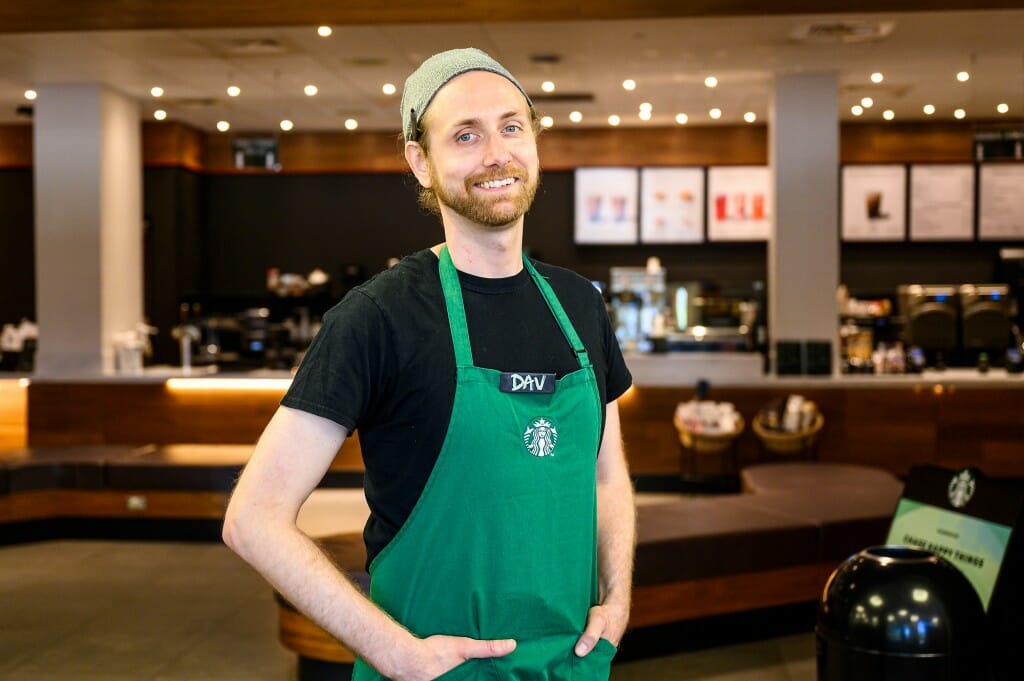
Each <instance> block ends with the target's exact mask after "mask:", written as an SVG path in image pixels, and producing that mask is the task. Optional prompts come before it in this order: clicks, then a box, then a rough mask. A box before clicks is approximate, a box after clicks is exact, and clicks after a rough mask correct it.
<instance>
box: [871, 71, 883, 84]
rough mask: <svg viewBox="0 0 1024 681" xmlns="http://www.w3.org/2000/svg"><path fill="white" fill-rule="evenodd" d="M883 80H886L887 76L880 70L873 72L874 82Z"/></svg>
mask: <svg viewBox="0 0 1024 681" xmlns="http://www.w3.org/2000/svg"><path fill="white" fill-rule="evenodd" d="M883 80H885V76H883V75H882V74H881V73H879V72H878V71H875V72H874V73H872V74H871V82H872V83H881V82H882V81H883Z"/></svg>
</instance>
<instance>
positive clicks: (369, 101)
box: [0, 10, 1024, 132]
mask: <svg viewBox="0 0 1024 681" xmlns="http://www.w3.org/2000/svg"><path fill="white" fill-rule="evenodd" d="M839 22H844V23H846V24H849V25H850V26H855V25H856V24H857V22H864V24H865V25H868V26H878V25H886V24H887V25H889V26H890V27H891V33H890V34H889V35H888V36H887V37H884V38H882V39H881V40H878V41H868V42H848V43H846V42H841V41H829V42H821V43H814V42H810V43H809V42H799V41H797V40H794V39H793V38H792V35H793V34H794V32H795V31H797V30H798V29H799V28H801V27H805V26H807V25H809V24H826V25H835V24H837V23H839ZM1022 36H1024V10H1000V11H978V12H945V13H913V14H857V15H854V14H848V15H837V14H829V15H820V16H794V15H789V16H766V17H744V18H700V19H656V20H631V21H588V22H530V23H494V24H490V23H489V24H459V25H452V24H450V25H422V24H418V25H378V26H341V27H335V28H334V34H333V35H332V36H331V37H329V38H320V37H318V36H317V34H316V31H315V27H313V26H310V27H307V28H301V27H300V28H295V27H289V28H275V29H259V28H247V29H213V30H166V31H117V32H95V33H50V34H18V35H4V36H0V122H16V121H23V122H25V121H27V120H28V119H27V118H26V117H24V116H19V115H18V114H16V113H15V109H16V108H17V107H18V106H21V105H25V104H28V102H26V101H25V99H24V97H23V92H24V91H25V90H26V89H28V88H32V87H37V86H40V85H44V84H55V83H67V82H85V81H88V82H101V83H105V84H107V85H109V86H111V87H112V88H115V89H117V90H119V91H122V92H124V93H126V94H128V95H130V96H132V97H136V98H138V99H139V100H140V101H141V102H142V108H143V112H144V114H145V115H146V116H151V114H152V112H153V110H154V109H157V108H163V109H166V110H167V111H168V113H169V117H170V119H171V120H179V121H183V122H186V123H189V124H192V125H195V126H197V127H200V128H202V129H204V130H209V131H212V130H213V129H214V125H215V123H216V122H217V121H218V120H227V121H229V122H230V123H231V125H232V130H233V131H241V130H267V129H271V128H274V127H276V125H277V122H278V121H279V120H281V119H282V118H288V119H291V120H293V121H294V122H295V129H296V131H300V130H343V129H344V121H345V119H346V118H350V117H351V118H356V119H357V120H358V121H359V129H360V130H393V131H396V132H397V131H398V129H399V116H398V112H397V109H398V99H399V95H400V92H401V85H402V82H403V81H404V79H405V77H406V76H407V75H408V73H409V72H410V71H411V70H412V69H413V68H414V67H415V65H416V64H417V63H418V62H419V61H420V60H422V59H423V58H425V57H426V56H429V55H430V54H432V53H434V52H436V51H439V50H442V49H447V48H449V47H457V46H469V45H472V46H476V47H480V48H482V49H484V50H487V51H488V52H490V53H491V54H493V55H494V56H495V57H496V58H497V59H498V60H499V61H501V62H502V63H503V64H504V65H505V66H507V67H508V68H509V69H510V70H511V71H512V72H513V73H515V74H516V76H517V77H518V78H519V79H520V81H521V82H522V83H523V85H524V87H525V88H526V89H527V91H528V92H530V93H531V94H533V93H540V92H541V89H540V84H541V82H542V81H544V80H552V81H554V83H555V85H556V91H555V94H556V95H557V94H566V93H586V94H591V95H593V101H591V102H582V103H569V102H565V103H560V102H549V101H543V102H538V109H539V110H540V113H541V114H548V115H551V116H552V117H553V118H554V119H555V124H556V125H557V126H571V125H573V124H572V123H570V122H569V120H568V114H569V112H570V111H573V110H579V111H581V112H582V113H583V116H584V118H583V122H582V123H581V124H580V125H581V126H591V127H593V126H606V125H607V122H606V121H607V117H608V115H610V114H618V115H619V116H621V117H622V124H623V125H629V126H632V125H674V124H675V123H674V120H675V115H676V114H677V113H679V112H685V113H686V114H687V115H688V116H689V120H690V123H691V124H698V125H700V124H711V123H713V121H711V119H710V118H709V116H708V110H709V109H711V108H712V107H718V108H720V109H722V111H723V116H722V118H721V119H720V120H719V121H718V123H726V124H736V123H740V122H742V117H743V114H744V113H745V112H747V111H753V112H754V113H756V114H757V116H758V119H759V120H760V121H764V120H765V118H766V116H767V114H768V109H769V106H770V99H771V90H772V78H773V76H774V74H776V73H798V72H815V71H835V72H837V73H838V74H839V82H840V89H841V98H840V104H841V111H840V113H841V118H842V119H843V120H854V116H853V115H852V114H851V113H850V107H851V106H852V105H853V104H856V103H857V102H858V101H859V100H860V98H861V97H863V96H870V97H872V98H873V99H874V101H875V105H874V107H872V108H871V109H870V110H868V111H867V112H866V113H865V114H864V115H863V116H862V117H861V120H875V121H881V120H882V111H883V110H884V109H892V110H893V111H894V112H895V120H897V121H906V120H917V119H925V118H927V117H926V116H925V115H924V113H923V112H922V106H923V105H924V104H928V103H930V104H933V105H934V106H935V107H936V109H937V112H936V114H935V115H934V116H933V117H932V118H934V119H942V120H952V111H953V110H954V109H955V108H958V107H962V108H964V109H966V111H967V113H968V120H969V121H970V120H977V119H979V118H984V119H993V118H999V117H1000V116H999V114H998V113H996V105H997V104H999V103H1000V102H1005V103H1007V104H1008V105H1009V107H1010V113H1009V114H1008V116H1009V117H1014V118H1017V119H1018V120H1019V119H1020V117H1021V115H1022V113H1024V40H1022ZM264 40H266V41H272V42H273V43H276V44H277V45H278V46H279V50H278V51H277V52H275V53H273V54H260V53H259V50H255V49H252V47H251V46H253V45H258V44H260V41H264ZM243 44H248V45H250V49H252V53H250V54H239V53H238V52H237V51H236V52H233V47H235V46H237V45H243ZM538 54H554V55H559V56H560V57H561V60H560V62H559V63H557V64H553V65H552V64H538V63H535V62H534V61H532V60H531V56H532V55H538ZM961 70H967V71H969V72H970V74H971V78H970V80H969V81H967V82H966V83H960V82H958V81H957V80H956V77H955V75H956V73H957V72H958V71H961ZM874 71H880V72H882V73H883V74H884V75H885V80H884V81H883V82H882V83H881V84H878V85H876V84H873V83H871V81H870V80H869V76H870V74H871V73H872V72H874ZM707 75H714V76H716V77H717V78H718V79H719V85H718V87H717V88H716V89H714V90H712V89H709V88H707V87H705V86H704V78H705V76H707ZM626 78H632V79H635V80H636V82H637V88H636V90H635V91H633V92H627V91H625V90H624V89H623V88H622V85H621V83H622V81H623V80H624V79H626ZM385 82H391V83H394V84H395V85H397V86H398V87H399V94H396V95H393V96H391V97H387V96H385V95H383V94H382V92H381V85H382V84H383V83H385ZM310 83H312V84H315V85H316V86H317V87H318V88H319V94H318V95H317V96H315V97H307V96H305V95H304V94H303V87H304V86H305V85H307V84H310ZM229 84H236V85H238V86H239V87H241V89H242V94H241V96H240V97H238V98H231V97H228V95H227V94H226V92H225V89H226V87H227V86H228V85H229ZM154 85H159V86H161V87H163V88H164V90H165V93H166V94H165V95H164V96H163V98H162V99H160V100H155V99H153V98H152V97H151V96H150V95H149V91H150V88H151V87H152V86H154ZM641 102H650V103H651V104H652V105H653V118H652V119H651V120H650V121H648V122H644V121H641V120H640V119H639V118H638V117H637V112H638V107H639V104H640V103H641Z"/></svg>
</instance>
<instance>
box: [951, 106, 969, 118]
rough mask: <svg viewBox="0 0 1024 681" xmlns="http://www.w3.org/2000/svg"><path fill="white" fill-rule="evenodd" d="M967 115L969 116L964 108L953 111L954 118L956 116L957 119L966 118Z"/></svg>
mask: <svg viewBox="0 0 1024 681" xmlns="http://www.w3.org/2000/svg"><path fill="white" fill-rule="evenodd" d="M966 116H967V112H966V111H964V110H963V109H957V110H956V111H954V112H953V118H955V119H957V120H960V119H962V118H965V117H966Z"/></svg>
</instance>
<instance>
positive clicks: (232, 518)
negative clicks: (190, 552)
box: [220, 497, 252, 560]
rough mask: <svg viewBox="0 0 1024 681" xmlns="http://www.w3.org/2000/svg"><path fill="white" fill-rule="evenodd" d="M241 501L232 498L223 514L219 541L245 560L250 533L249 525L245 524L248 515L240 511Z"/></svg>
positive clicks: (249, 542)
mask: <svg viewBox="0 0 1024 681" xmlns="http://www.w3.org/2000/svg"><path fill="white" fill-rule="evenodd" d="M242 505H243V504H242V501H241V500H240V499H239V498H238V497H232V498H231V501H230V503H228V508H227V511H226V512H225V513H224V525H223V527H222V528H221V533H220V536H221V539H222V540H223V541H224V543H225V544H227V546H228V548H230V549H231V550H232V551H234V552H235V553H237V554H238V555H239V556H241V557H242V558H245V559H246V560H248V558H247V557H246V556H247V554H248V550H247V547H248V546H250V545H251V543H252V542H251V537H250V534H251V531H250V530H249V526H250V524H251V523H249V522H247V521H248V520H249V519H250V517H249V516H250V515H251V514H250V513H246V512H245V511H243V510H242V508H241V506H242Z"/></svg>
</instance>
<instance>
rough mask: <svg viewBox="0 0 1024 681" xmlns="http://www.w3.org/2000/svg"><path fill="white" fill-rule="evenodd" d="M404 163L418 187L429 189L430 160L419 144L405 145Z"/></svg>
mask: <svg viewBox="0 0 1024 681" xmlns="http://www.w3.org/2000/svg"><path fill="white" fill-rule="evenodd" d="M405 161H406V163H408V164H409V168H410V169H411V170H412V174H413V175H415V176H416V179H417V180H419V183H420V185H422V186H423V187H425V188H427V189H430V184H431V183H430V159H428V158H427V152H426V151H424V149H423V147H422V146H420V143H419V142H406V143H405Z"/></svg>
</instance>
